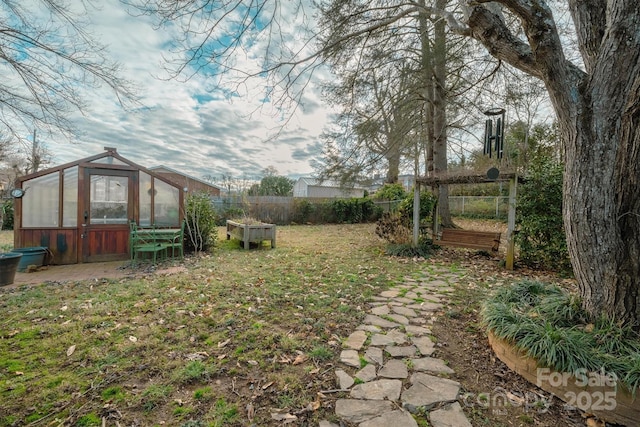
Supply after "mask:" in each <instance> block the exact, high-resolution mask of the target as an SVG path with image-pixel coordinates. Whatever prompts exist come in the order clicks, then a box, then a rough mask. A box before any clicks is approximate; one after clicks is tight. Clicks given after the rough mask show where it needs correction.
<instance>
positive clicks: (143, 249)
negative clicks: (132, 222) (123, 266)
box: [130, 226, 167, 265]
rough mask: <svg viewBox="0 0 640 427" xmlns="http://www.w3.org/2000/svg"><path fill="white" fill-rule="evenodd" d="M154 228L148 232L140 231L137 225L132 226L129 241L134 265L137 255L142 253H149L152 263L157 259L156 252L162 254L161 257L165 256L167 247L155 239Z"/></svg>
mask: <svg viewBox="0 0 640 427" xmlns="http://www.w3.org/2000/svg"><path fill="white" fill-rule="evenodd" d="M154 229H155V227H154ZM154 229H152V230H150V232H148V231H145V232H141V231H140V229H139V228H138V227H137V226H134V227H132V230H131V233H130V236H131V237H130V241H131V253H132V255H133V257H132V260H133V264H134V265H135V264H136V263H137V260H138V255H139V254H143V253H148V254H151V258H152V262H153V263H154V264H155V263H156V262H157V260H158V254H160V255H161V256H162V255H164V257H163V258H166V256H167V247H166V246H165V245H164V244H162V243H161V242H158V241H157V239H156V236H155V232H154Z"/></svg>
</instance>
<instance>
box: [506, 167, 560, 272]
mask: <svg viewBox="0 0 640 427" xmlns="http://www.w3.org/2000/svg"><path fill="white" fill-rule="evenodd" d="M562 174H563V166H562V164H560V163H558V162H556V161H554V160H552V159H551V158H550V157H549V156H544V155H541V156H538V157H537V158H534V159H533V160H532V162H531V166H530V170H529V173H528V175H527V177H526V181H525V182H524V183H523V184H522V185H521V186H520V187H519V189H518V201H517V203H518V209H517V211H516V212H517V215H516V225H517V228H518V233H517V234H516V242H517V243H518V245H519V248H520V252H519V260H520V262H522V263H524V264H525V265H528V266H530V267H542V268H545V269H549V270H555V271H565V272H566V271H571V264H570V262H569V253H568V251H567V241H566V236H565V232H564V226H563V223H562Z"/></svg>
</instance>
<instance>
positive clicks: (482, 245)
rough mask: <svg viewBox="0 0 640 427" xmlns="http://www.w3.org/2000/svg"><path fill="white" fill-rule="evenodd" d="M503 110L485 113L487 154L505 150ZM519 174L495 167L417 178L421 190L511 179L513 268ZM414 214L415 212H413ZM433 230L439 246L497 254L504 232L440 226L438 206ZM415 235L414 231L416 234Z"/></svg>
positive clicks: (509, 232)
mask: <svg viewBox="0 0 640 427" xmlns="http://www.w3.org/2000/svg"><path fill="white" fill-rule="evenodd" d="M504 113H505V110H504V109H502V108H496V109H491V110H488V111H486V112H485V115H487V116H490V117H491V118H489V119H487V120H486V122H485V137H484V154H487V155H489V157H490V158H491V157H492V155H495V156H496V158H498V159H501V158H502V155H503V151H504V125H503V123H504ZM493 116H500V117H498V118H497V120H496V123H495V133H494V131H493V129H494V126H493V123H494V121H493ZM517 179H518V177H517V174H516V173H515V172H511V173H501V172H500V171H499V170H498V169H497V168H495V167H493V168H491V169H489V170H488V171H487V173H486V175H479V174H475V175H459V176H432V177H426V178H419V179H417V180H416V188H417V191H418V193H419V191H420V189H419V187H420V184H423V185H427V186H430V187H436V188H439V186H440V185H449V184H481V183H495V182H509V214H508V227H507V256H506V260H505V261H506V268H507V269H509V270H513V263H514V246H515V245H514V240H513V235H514V233H513V231H514V229H515V202H516V188H517V186H516V182H517ZM414 215H415V213H414ZM433 220H434V221H433V230H432V239H433V243H434V244H436V245H438V246H446V247H457V248H468V249H476V250H482V251H486V252H489V253H491V254H494V255H495V254H497V252H498V248H499V245H500V238H501V233H499V232H486V231H476V230H462V229H456V228H442V229H440V221H439V219H438V205H437V203H436V206H435V207H434V213H433ZM414 235H415V233H414Z"/></svg>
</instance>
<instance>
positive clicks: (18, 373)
mask: <svg viewBox="0 0 640 427" xmlns="http://www.w3.org/2000/svg"><path fill="white" fill-rule="evenodd" d="M16 375H24V372H22V371H16Z"/></svg>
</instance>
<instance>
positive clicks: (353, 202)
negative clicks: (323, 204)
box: [330, 197, 381, 224]
mask: <svg viewBox="0 0 640 427" xmlns="http://www.w3.org/2000/svg"><path fill="white" fill-rule="evenodd" d="M330 205H331V212H332V214H333V222H336V223H338V224H340V223H349V224H355V223H360V222H368V221H371V220H375V219H376V218H379V216H380V215H381V211H380V209H379V208H378V207H376V205H375V204H374V203H373V201H372V200H371V199H369V198H368V197H365V198H360V199H358V198H351V199H337V200H334V201H332V202H330Z"/></svg>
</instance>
